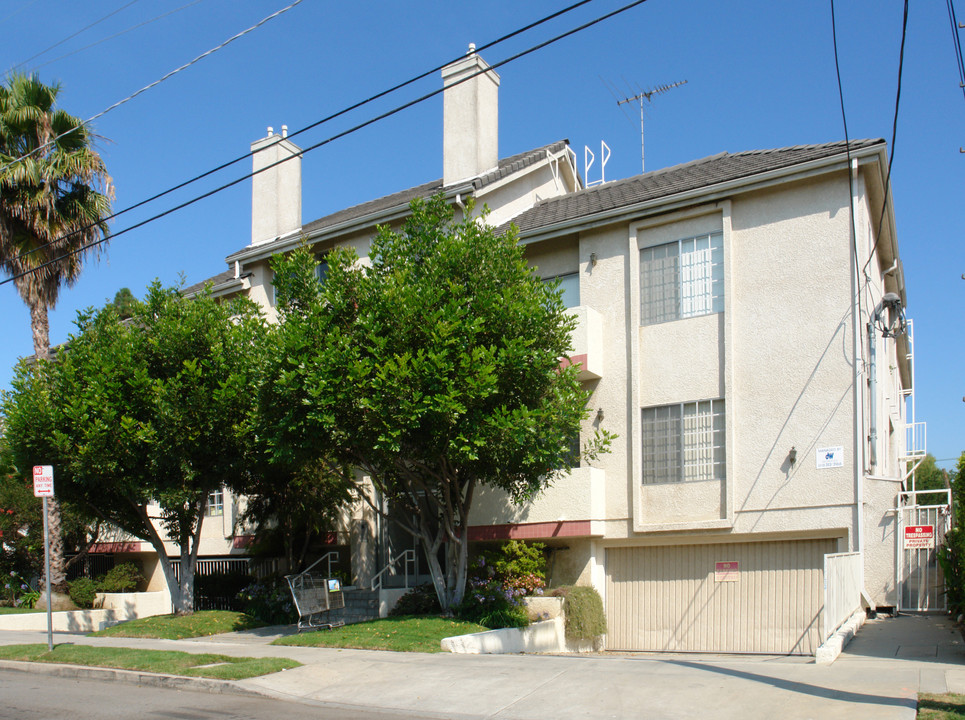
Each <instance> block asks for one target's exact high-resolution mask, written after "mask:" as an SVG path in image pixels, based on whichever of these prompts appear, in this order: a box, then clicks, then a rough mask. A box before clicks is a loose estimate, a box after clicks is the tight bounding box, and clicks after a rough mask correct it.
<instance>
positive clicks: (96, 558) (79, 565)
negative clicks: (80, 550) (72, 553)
mask: <svg viewBox="0 0 965 720" xmlns="http://www.w3.org/2000/svg"><path fill="white" fill-rule="evenodd" d="M68 560H70V558H68ZM113 569H114V556H113V555H101V554H97V553H95V554H92V555H87V556H85V557H83V558H81V559H80V560H78V561H77V562H75V563H74V564H73V565H71V566H70V567H68V568H67V580H76V579H77V578H79V577H88V578H91V579H92V580H93V579H94V578H98V577H100V576H101V575H104V574H105V573H106V572H107V571H108V570H113Z"/></svg>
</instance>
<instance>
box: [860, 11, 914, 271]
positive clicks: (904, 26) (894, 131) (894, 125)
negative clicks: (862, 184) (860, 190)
mask: <svg viewBox="0 0 965 720" xmlns="http://www.w3.org/2000/svg"><path fill="white" fill-rule="evenodd" d="M907 33H908V0H905V10H904V16H903V18H902V21H901V49H900V50H899V51H898V88H897V90H895V116H894V119H893V120H892V122H891V152H890V154H889V155H888V172H887V174H886V175H885V194H884V196H883V198H882V201H881V214H880V215H879V216H878V228H877V230H876V231H875V242H877V240H878V238H879V237H880V236H881V224H882V223H883V222H884V219H885V208H886V207H888V192H889V190H890V189H891V168H892V166H893V165H894V162H895V141H896V139H897V137H898V106H899V104H900V103H901V71H902V68H903V67H904V65H905V37H906V36H907ZM871 257H872V256H869V257H868V262H866V263H865V265H864V269H867V268H868V265H870V264H871Z"/></svg>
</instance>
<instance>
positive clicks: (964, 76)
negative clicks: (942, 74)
mask: <svg viewBox="0 0 965 720" xmlns="http://www.w3.org/2000/svg"><path fill="white" fill-rule="evenodd" d="M945 1H946V3H947V4H948V20H949V22H950V23H951V26H952V42H953V43H954V46H955V65H956V66H957V67H958V86H959V87H960V88H961V89H962V96H963V97H965V62H963V61H962V40H961V38H960V37H959V36H958V31H959V29H960V28H961V27H962V26H961V25H959V24H958V18H957V17H956V16H955V4H954V3H953V2H952V0H945Z"/></svg>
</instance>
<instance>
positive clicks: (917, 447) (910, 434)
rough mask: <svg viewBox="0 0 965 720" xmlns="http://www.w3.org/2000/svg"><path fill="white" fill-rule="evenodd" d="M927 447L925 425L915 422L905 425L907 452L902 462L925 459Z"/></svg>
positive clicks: (902, 457)
mask: <svg viewBox="0 0 965 720" xmlns="http://www.w3.org/2000/svg"><path fill="white" fill-rule="evenodd" d="M926 447H927V443H926V434H925V423H924V422H923V421H922V422H914V423H908V424H907V425H905V451H904V454H903V455H902V456H901V459H902V460H912V459H914V458H922V457H925V453H926V450H925V448H926Z"/></svg>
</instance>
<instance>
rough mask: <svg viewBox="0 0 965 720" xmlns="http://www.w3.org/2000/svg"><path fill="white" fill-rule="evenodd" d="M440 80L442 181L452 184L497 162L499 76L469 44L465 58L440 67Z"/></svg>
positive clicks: (493, 165)
mask: <svg viewBox="0 0 965 720" xmlns="http://www.w3.org/2000/svg"><path fill="white" fill-rule="evenodd" d="M464 78H468V79H465V80H464ZM460 80H463V82H459V81H460ZM442 81H443V86H444V87H445V89H446V90H445V92H444V93H443V110H442V113H443V144H442V166H443V170H442V178H443V183H444V184H445V185H452V184H454V183H456V182H458V181H460V180H468V179H470V178H474V177H478V176H479V175H482V174H483V173H485V172H487V171H489V170H493V169H494V168H495V167H496V165H497V164H498V163H499V143H498V140H499V75H497V74H496V72H495V70H492V69H491V68H490V66H489V64H488V63H487V62H486V61H485V60H483V59H482V58H481V57H479V56H478V55H477V54H476V47H475V45H470V46H469V53H468V54H467V55H466V56H465V57H463V58H460V59H459V60H457V61H456V62H454V63H452V64H451V65H447V66H446V67H445V68H443V70H442ZM456 83H458V84H456Z"/></svg>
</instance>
